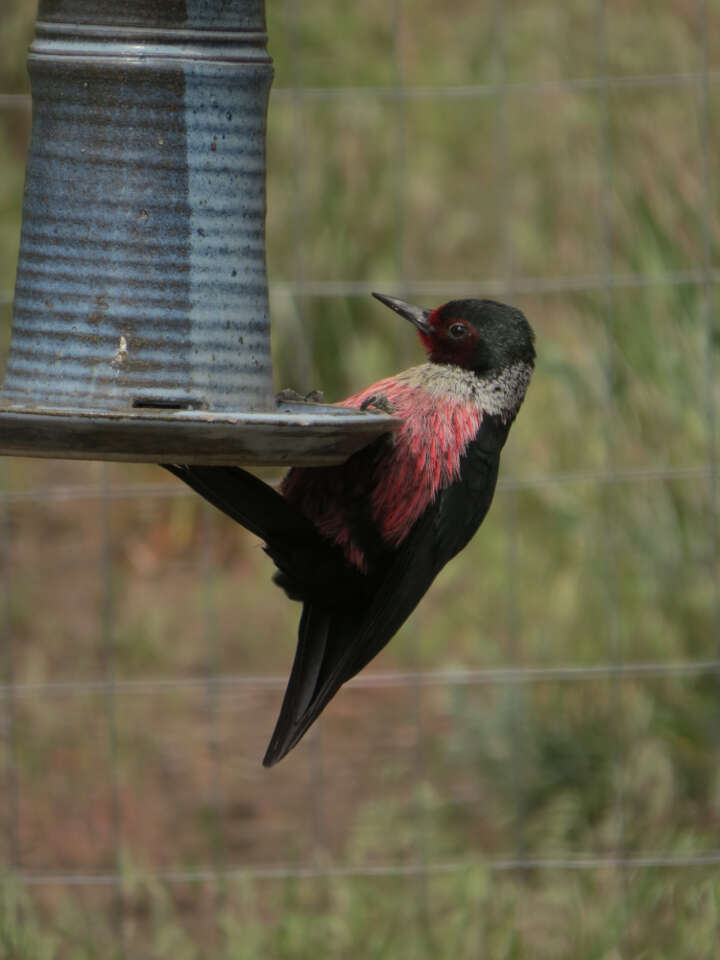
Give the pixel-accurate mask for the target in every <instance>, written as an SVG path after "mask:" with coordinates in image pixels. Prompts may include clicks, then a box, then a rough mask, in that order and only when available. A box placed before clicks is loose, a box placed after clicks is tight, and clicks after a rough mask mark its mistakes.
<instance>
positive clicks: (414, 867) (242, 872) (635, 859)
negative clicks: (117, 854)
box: [13, 851, 720, 887]
mask: <svg viewBox="0 0 720 960" xmlns="http://www.w3.org/2000/svg"><path fill="white" fill-rule="evenodd" d="M719 864H720V851H709V852H708V853H698V854H688V855H685V856H683V855H678V856H665V855H664V854H658V855H656V856H655V855H653V854H649V855H648V854H643V855H641V856H626V857H614V856H598V857H595V856H582V855H579V856H575V857H507V858H497V859H487V860H460V861H457V862H449V863H443V862H439V861H437V860H435V861H433V860H429V861H428V862H427V863H425V862H422V863H398V864H377V865H372V864H369V865H364V866H357V867H355V866H331V865H325V864H323V865H322V866H295V865H285V864H283V865H277V866H276V865H271V866H262V865H259V866H252V867H247V868H239V869H230V870H224V869H223V870H201V869H199V870H158V871H149V872H147V873H146V874H145V876H147V877H148V878H149V879H151V880H156V881H161V882H163V883H178V884H192V883H207V884H212V883H216V882H218V880H222V881H225V882H227V881H232V880H291V879H294V880H313V879H322V878H324V877H329V878H332V877H336V878H342V877H347V878H352V877H417V876H421V875H423V874H428V875H438V874H440V875H442V874H453V873H462V872H464V871H467V870H488V871H496V872H503V871H512V870H538V871H539V870H603V869H617V868H618V867H621V868H630V869H632V868H653V867H654V868H656V869H668V870H670V869H673V868H678V867H712V866H718V865H719ZM13 880H15V882H17V883H21V884H23V885H26V886H95V885H97V886H113V887H114V886H118V885H119V884H120V883H122V880H121V878H120V877H119V876H118V875H117V874H115V873H24V872H20V873H15V874H13Z"/></svg>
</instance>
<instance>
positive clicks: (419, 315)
mask: <svg viewBox="0 0 720 960" xmlns="http://www.w3.org/2000/svg"><path fill="white" fill-rule="evenodd" d="M373 296H374V297H375V299H376V300H379V301H380V303H384V304H385V306H386V307H390V309H391V310H394V311H395V313H399V314H400V316H401V317H405V319H406V320H409V321H410V323H412V324H414V326H416V327H417V328H418V330H420V331H421V332H422V333H432V329H433V328H432V326H431V325H430V324H429V323H428V317H429V316H430V311H429V310H423V309H422V307H414V306H413V305H412V304H411V303H405V301H404V300H398V299H397V297H386V296H385V294H383V293H373Z"/></svg>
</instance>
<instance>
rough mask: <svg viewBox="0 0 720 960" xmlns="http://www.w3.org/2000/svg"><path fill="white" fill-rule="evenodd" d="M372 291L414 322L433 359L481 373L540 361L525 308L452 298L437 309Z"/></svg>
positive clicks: (386, 303) (493, 301) (530, 364)
mask: <svg viewBox="0 0 720 960" xmlns="http://www.w3.org/2000/svg"><path fill="white" fill-rule="evenodd" d="M373 296H374V297H375V298H376V299H377V300H379V301H380V302H381V303H384V304H385V306H387V307H390V309H391V310H394V311H395V313H399V314H400V316H401V317H405V319H406V320H409V321H410V322H411V323H412V324H414V325H415V326H416V327H417V329H418V331H419V333H420V339H421V340H422V343H423V346H424V347H425V349H426V350H427V352H428V356H429V358H430V361H431V363H447V364H453V365H454V366H457V367H463V368H464V369H466V370H473V371H475V372H476V373H478V374H479V375H484V374H488V373H494V372H496V371H499V370H503V369H505V368H507V367H510V366H513V365H514V364H516V363H524V364H527V365H528V366H532V365H533V363H534V360H535V347H534V346H533V341H534V339H535V338H534V335H533V332H532V327H531V326H530V324H529V323H528V322H527V320H526V319H525V315H524V314H523V313H522V311H520V310H517V309H516V308H515V307H509V306H507V305H506V304H504V303H498V302H497V301H495V300H450V301H449V302H448V303H444V304H443V305H442V306H441V307H436V308H435V309H434V310H424V309H423V308H422V307H415V306H413V305H412V304H410V303H405V302H404V301H403V300H398V299H396V298H395V297H386V296H385V295H383V294H381V293H373Z"/></svg>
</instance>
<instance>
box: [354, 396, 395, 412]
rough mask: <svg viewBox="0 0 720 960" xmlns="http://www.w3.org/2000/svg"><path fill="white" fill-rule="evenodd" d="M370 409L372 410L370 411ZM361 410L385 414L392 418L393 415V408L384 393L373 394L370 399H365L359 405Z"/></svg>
mask: <svg viewBox="0 0 720 960" xmlns="http://www.w3.org/2000/svg"><path fill="white" fill-rule="evenodd" d="M371 408H372V409H371ZM360 409H361V410H369V411H370V413H373V411H374V412H376V413H387V414H390V415H391V416H392V414H393V413H395V407H394V406H393V405H392V404H391V403H390V401H389V400H388V398H387V397H386V396H385V394H384V393H374V394H373V395H372V396H371V397H366V398H365V400H363V402H362V403H361V404H360Z"/></svg>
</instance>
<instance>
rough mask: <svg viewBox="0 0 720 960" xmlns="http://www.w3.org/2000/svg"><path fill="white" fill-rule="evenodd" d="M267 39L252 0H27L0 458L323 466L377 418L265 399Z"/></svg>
mask: <svg viewBox="0 0 720 960" xmlns="http://www.w3.org/2000/svg"><path fill="white" fill-rule="evenodd" d="M266 42H267V37H266V32H265V11H264V3H263V2H262V0H185V2H180V0H170V2H164V0H155V2H149V3H148V2H146V0H143V2H142V3H141V2H137V0H125V2H123V3H117V2H115V0H41V3H40V10H39V15H38V22H37V26H36V36H35V40H34V42H33V44H32V46H31V49H30V56H29V61H28V64H29V71H30V77H31V83H32V91H33V126H32V136H31V145H30V154H29V160H28V168H27V177H26V187H25V200H24V211H23V228H22V238H21V246H20V256H19V261H18V274H17V283H16V290H15V310H14V316H13V327H12V340H11V349H10V356H9V360H8V366H7V371H6V377H5V385H4V391H3V393H2V394H0V452H1V453H21V454H23V455H28V454H35V455H37V456H69V457H72V456H82V457H87V456H98V457H102V458H120V459H138V460H157V459H162V458H164V457H165V456H167V455H168V454H169V453H170V452H171V451H174V455H175V456H181V455H183V456H184V457H185V459H187V460H188V461H192V460H194V461H195V462H197V461H198V460H202V462H228V461H230V462H234V461H236V460H237V458H238V457H242V458H243V459H244V460H245V462H263V463H267V462H282V463H285V462H300V460H299V459H298V458H302V459H303V460H305V458H306V457H310V460H311V461H313V462H328V457H330V458H331V459H338V457H343V456H347V455H348V454H349V453H350V452H352V451H353V450H354V449H357V448H358V447H359V446H362V445H363V444H364V443H367V442H369V441H370V440H371V439H373V438H374V437H375V436H377V435H378V434H379V433H381V432H382V431H383V430H387V429H388V428H389V427H391V426H392V422H391V421H386V422H385V423H384V424H383V420H381V419H380V418H378V417H376V416H364V415H362V414H357V413H353V414H347V413H345V412H344V411H341V412H340V413H338V412H337V411H327V412H326V413H325V414H322V413H320V412H319V411H318V410H317V408H315V407H313V406H309V407H308V408H307V410H306V411H304V412H303V413H302V414H301V415H297V414H293V413H289V414H287V413H285V412H283V411H284V410H285V408H282V409H281V408H279V407H277V406H276V403H275V401H274V398H273V385H272V365H271V357H270V319H269V309H268V295H267V278H266V271H265V118H266V112H267V101H268V94H269V90H270V84H271V81H272V62H271V60H270V57H269V56H268V54H267V50H266ZM167 411H170V413H168V412H167ZM200 412H201V413H200ZM219 414H222V415H223V416H216V415H219ZM256 414H262V415H263V416H261V417H257V416H254V415H256ZM248 415H251V416H249V417H248ZM286 417H289V418H290V419H289V420H288V421H287V423H285V424H284V420H285V418H286ZM28 418H30V419H28ZM38 418H40V419H38ZM344 419H347V427H348V433H347V436H345V435H344V426H343V420H344ZM284 427H286V428H287V429H285V428H284ZM303 431H305V435H304V436H302V435H301V434H302V433H303ZM244 432H245V433H247V437H245V436H243V435H242V434H243V433H244ZM315 445H317V448H318V449H317V450H316V451H315V454H314V453H313V450H314V447H315ZM333 445H336V446H337V449H336V452H335V453H334V454H332V448H333ZM305 462H310V461H307V460H305Z"/></svg>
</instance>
